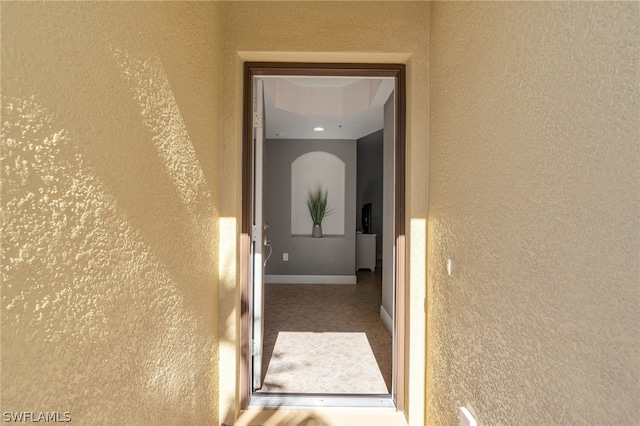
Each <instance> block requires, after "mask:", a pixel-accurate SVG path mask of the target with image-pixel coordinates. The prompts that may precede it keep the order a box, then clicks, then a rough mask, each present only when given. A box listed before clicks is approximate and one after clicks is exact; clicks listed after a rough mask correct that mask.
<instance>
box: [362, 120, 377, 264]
mask: <svg viewBox="0 0 640 426" xmlns="http://www.w3.org/2000/svg"><path fill="white" fill-rule="evenodd" d="M382 158H383V152H382V129H380V130H378V131H377V132H373V133H371V134H369V135H367V136H364V137H362V138H360V139H358V172H357V174H358V178H357V186H356V227H357V229H362V214H361V213H362V206H363V205H364V204H366V203H371V207H372V215H371V216H372V218H371V221H372V222H371V224H372V230H371V232H372V233H373V234H377V235H378V237H377V238H376V260H377V262H376V263H377V264H378V265H380V264H381V263H380V262H381V260H382V185H383V181H382Z"/></svg>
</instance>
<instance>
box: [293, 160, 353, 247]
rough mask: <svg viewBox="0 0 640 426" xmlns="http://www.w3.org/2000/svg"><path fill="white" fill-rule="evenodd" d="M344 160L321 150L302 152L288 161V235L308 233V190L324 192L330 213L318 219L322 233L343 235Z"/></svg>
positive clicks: (309, 221)
mask: <svg viewBox="0 0 640 426" xmlns="http://www.w3.org/2000/svg"><path fill="white" fill-rule="evenodd" d="M345 169H346V166H345V163H344V161H342V160H341V159H340V158H338V157H337V156H335V155H333V154H330V153H328V152H324V151H312V152H308V153H306V154H302V155H301V156H299V157H297V158H296V159H295V160H293V162H292V163H291V234H292V235H311V231H312V228H313V222H312V221H311V216H310V215H309V210H308V209H307V196H308V193H309V191H313V190H315V189H317V188H318V187H320V188H322V190H323V191H328V196H327V204H328V208H330V209H333V213H331V214H330V215H329V216H326V217H325V218H324V220H323V221H322V233H323V235H325V236H332V235H340V236H341V235H344V228H345V223H344V220H345V185H346V180H345Z"/></svg>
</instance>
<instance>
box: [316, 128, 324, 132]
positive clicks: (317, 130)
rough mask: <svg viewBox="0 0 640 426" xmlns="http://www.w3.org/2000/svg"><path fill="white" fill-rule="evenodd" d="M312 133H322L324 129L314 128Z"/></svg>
mask: <svg viewBox="0 0 640 426" xmlns="http://www.w3.org/2000/svg"><path fill="white" fill-rule="evenodd" d="M313 131H314V132H324V127H314V128H313Z"/></svg>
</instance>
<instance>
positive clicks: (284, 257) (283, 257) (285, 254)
mask: <svg viewBox="0 0 640 426" xmlns="http://www.w3.org/2000/svg"><path fill="white" fill-rule="evenodd" d="M282 260H283V261H284V262H288V261H289V253H282Z"/></svg>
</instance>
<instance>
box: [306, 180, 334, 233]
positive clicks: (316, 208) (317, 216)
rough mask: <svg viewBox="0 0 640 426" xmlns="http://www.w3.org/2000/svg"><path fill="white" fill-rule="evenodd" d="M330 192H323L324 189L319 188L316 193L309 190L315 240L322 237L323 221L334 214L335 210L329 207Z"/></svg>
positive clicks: (309, 206)
mask: <svg viewBox="0 0 640 426" xmlns="http://www.w3.org/2000/svg"><path fill="white" fill-rule="evenodd" d="M328 195H329V191H324V192H322V188H321V187H320V186H318V188H317V189H316V190H315V191H312V190H309V193H308V197H307V208H308V209H309V214H310V215H311V220H312V221H313V232H312V233H311V235H312V236H313V237H314V238H319V237H322V219H324V218H325V217H326V216H329V215H330V214H331V213H333V209H329V208H328V205H327V196H328Z"/></svg>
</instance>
